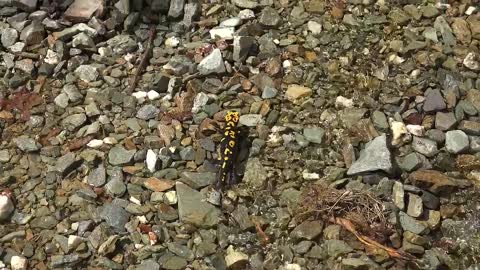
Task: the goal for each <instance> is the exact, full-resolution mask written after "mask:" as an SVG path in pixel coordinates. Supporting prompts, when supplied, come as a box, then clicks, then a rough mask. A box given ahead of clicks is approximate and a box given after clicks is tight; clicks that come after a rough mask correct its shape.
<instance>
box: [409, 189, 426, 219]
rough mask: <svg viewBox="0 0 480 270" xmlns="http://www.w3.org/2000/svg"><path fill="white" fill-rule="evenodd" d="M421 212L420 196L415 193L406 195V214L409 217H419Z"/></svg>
mask: <svg viewBox="0 0 480 270" xmlns="http://www.w3.org/2000/svg"><path fill="white" fill-rule="evenodd" d="M422 213H423V201H422V198H421V197H420V196H418V195H416V194H412V193H410V194H409V195H408V208H407V214H408V215H409V216H411V217H419V216H420V215H421V214H422Z"/></svg>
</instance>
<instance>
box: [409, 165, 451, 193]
mask: <svg viewBox="0 0 480 270" xmlns="http://www.w3.org/2000/svg"><path fill="white" fill-rule="evenodd" d="M410 181H412V183H413V184H414V185H416V186H418V187H420V188H423V189H427V190H429V191H430V192H433V193H435V194H439V193H449V192H452V191H453V190H455V189H456V188H457V184H456V182H455V181H453V180H452V179H450V178H449V177H448V176H446V175H445V174H443V173H442V172H439V171H435V170H418V171H415V172H413V173H411V174H410Z"/></svg>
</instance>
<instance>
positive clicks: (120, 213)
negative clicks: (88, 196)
mask: <svg viewBox="0 0 480 270" xmlns="http://www.w3.org/2000/svg"><path fill="white" fill-rule="evenodd" d="M100 214H101V217H102V219H104V220H105V222H106V223H107V224H108V225H109V226H110V227H112V228H113V229H114V230H115V231H116V232H125V224H127V222H128V220H129V219H130V214H129V213H128V212H127V211H125V209H123V208H122V207H121V206H118V205H115V204H112V203H109V204H106V205H105V206H103V207H102V209H101V211H100Z"/></svg>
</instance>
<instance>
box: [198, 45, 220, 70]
mask: <svg viewBox="0 0 480 270" xmlns="http://www.w3.org/2000/svg"><path fill="white" fill-rule="evenodd" d="M198 71H199V72H200V73H201V74H203V75H208V74H212V73H217V74H220V73H224V72H225V71H226V69H225V63H224V62H223V56H222V52H221V51H220V49H214V50H213V51H212V52H211V53H210V54H209V55H208V56H207V57H205V58H203V60H202V61H200V64H198Z"/></svg>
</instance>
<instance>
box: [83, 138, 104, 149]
mask: <svg viewBox="0 0 480 270" xmlns="http://www.w3.org/2000/svg"><path fill="white" fill-rule="evenodd" d="M102 145H103V141H102V140H98V139H93V140H91V141H89V142H88V143H87V146H88V147H90V148H100V147H101V146H102Z"/></svg>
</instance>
